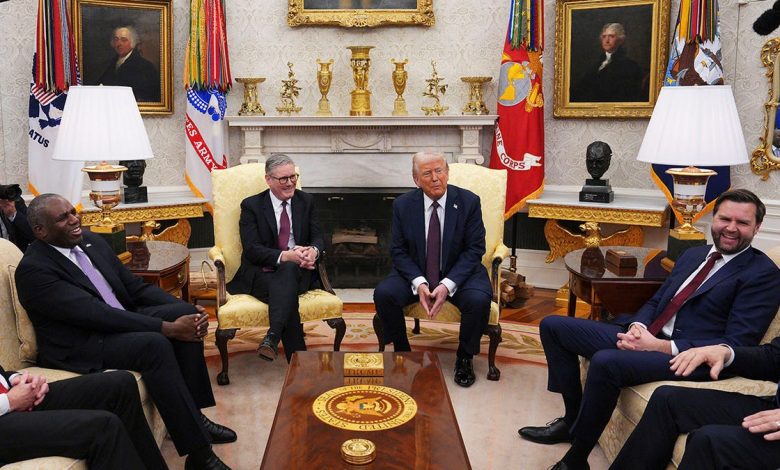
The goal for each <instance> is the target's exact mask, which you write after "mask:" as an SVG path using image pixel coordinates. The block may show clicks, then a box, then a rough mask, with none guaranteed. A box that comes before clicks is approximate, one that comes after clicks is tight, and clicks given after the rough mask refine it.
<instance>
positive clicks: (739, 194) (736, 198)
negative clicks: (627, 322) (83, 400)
mask: <svg viewBox="0 0 780 470" xmlns="http://www.w3.org/2000/svg"><path fill="white" fill-rule="evenodd" d="M723 201H731V202H740V203H747V204H753V205H754V206H756V223H757V224H760V223H761V222H762V221H763V220H764V215H766V206H764V203H763V202H761V199H759V198H758V196H756V195H755V194H753V192H752V191H748V190H747V189H730V190H728V191H726V192H725V193H723V194H721V195H720V196H718V199H716V200H715V207H714V208H713V210H712V213H713V214H717V213H718V207H720V204H721V203H722V202H723ZM27 217H28V218H29V217H30V216H29V215H28V216H27Z"/></svg>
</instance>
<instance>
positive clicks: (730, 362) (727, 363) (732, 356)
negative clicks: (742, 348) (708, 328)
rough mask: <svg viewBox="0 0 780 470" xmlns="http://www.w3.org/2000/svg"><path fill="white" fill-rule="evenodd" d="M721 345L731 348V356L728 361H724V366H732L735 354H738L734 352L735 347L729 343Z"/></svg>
mask: <svg viewBox="0 0 780 470" xmlns="http://www.w3.org/2000/svg"><path fill="white" fill-rule="evenodd" d="M720 346H723V347H724V348H729V358H728V360H727V361H726V362H724V363H723V367H724V368H725V367H728V366H730V365H731V364H732V363H733V362H734V356H735V355H736V354H734V349H733V348H732V347H731V346H729V345H728V344H721V345H720Z"/></svg>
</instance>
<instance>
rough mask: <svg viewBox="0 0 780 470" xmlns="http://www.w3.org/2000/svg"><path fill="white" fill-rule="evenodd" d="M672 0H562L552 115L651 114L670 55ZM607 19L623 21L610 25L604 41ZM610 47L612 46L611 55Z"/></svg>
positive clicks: (558, 5)
mask: <svg viewBox="0 0 780 470" xmlns="http://www.w3.org/2000/svg"><path fill="white" fill-rule="evenodd" d="M669 4H670V2H668V1H667V0H558V2H557V3H556V8H555V86H554V100H553V103H554V105H553V116H555V117H557V118H647V117H650V115H651V114H652V112H653V106H655V102H656V99H658V93H659V92H660V89H661V86H662V85H663V79H664V74H665V71H666V65H667V62H668V60H669V57H668V55H667V50H668V48H669V8H670V7H669ZM608 24H618V26H612V27H609V29H608V30H607V31H606V35H611V36H612V39H611V41H612V43H605V45H604V46H602V39H601V37H602V29H603V28H605V27H606V25H608ZM621 29H622V31H621ZM621 34H622V36H623V39H622V40H620V39H619V38H620V35H621ZM615 37H618V39H617V43H615V41H616V40H615V39H614V38H615ZM590 38H592V40H589V39H590ZM606 40H607V41H609V40H610V39H606ZM605 47H611V48H612V49H611V53H610V57H609V59H607V54H606V53H605V51H606V50H607V49H605Z"/></svg>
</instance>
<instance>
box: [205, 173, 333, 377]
mask: <svg viewBox="0 0 780 470" xmlns="http://www.w3.org/2000/svg"><path fill="white" fill-rule="evenodd" d="M264 175H265V170H264V169H263V166H262V165H260V164H259V163H248V164H245V165H238V166H235V167H233V168H228V169H226V170H215V171H213V172H212V173H211V192H212V204H213V205H214V247H213V248H211V249H210V250H209V258H211V260H212V261H213V262H214V265H215V266H216V267H217V331H216V344H217V349H218V350H219V355H220V357H221V358H222V371H221V372H220V373H219V375H217V383H218V384H219V385H227V384H229V383H230V378H229V377H228V352H227V344H228V341H229V340H231V339H233V338H235V336H236V330H238V329H240V328H250V327H251V328H254V327H267V326H269V319H268V305H267V304H265V303H263V302H260V301H259V300H257V299H256V298H254V297H252V296H251V295H248V294H238V295H231V294H229V293H228V292H227V290H226V289H225V285H226V284H227V283H228V282H230V280H231V279H233V276H235V274H236V271H237V270H238V267H239V265H240V264H241V253H242V246H241V236H240V235H239V232H238V221H239V217H240V215H241V201H243V200H244V199H246V198H247V197H249V196H252V195H255V194H258V193H260V192H261V191H264V190H266V189H268V185H267V184H266V182H265V178H264ZM300 184H301V180H300V179H299V180H298V185H299V186H300ZM324 259H325V253H322V255H321V256H320V262H319V264H318V271H319V276H320V281H321V283H322V289H314V290H310V291H308V292H306V293H304V294H302V295H301V296H300V297H299V298H298V303H299V313H300V316H301V323H305V322H308V321H313V320H323V321H325V322H327V323H328V325H329V326H330V327H331V328H333V329H334V330H336V339H335V341H334V342H333V349H334V350H336V351H338V350H339V348H340V347H341V340H342V339H343V338H344V333H345V332H346V329H347V326H346V324H345V323H344V319H343V318H342V317H341V312H342V309H343V306H344V304H343V302H342V301H341V299H339V298H338V297H337V296H336V295H335V293H334V292H333V289H332V288H331V286H330V281H329V280H328V276H327V273H326V272H325V267H324Z"/></svg>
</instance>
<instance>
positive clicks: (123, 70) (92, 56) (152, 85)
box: [71, 0, 173, 114]
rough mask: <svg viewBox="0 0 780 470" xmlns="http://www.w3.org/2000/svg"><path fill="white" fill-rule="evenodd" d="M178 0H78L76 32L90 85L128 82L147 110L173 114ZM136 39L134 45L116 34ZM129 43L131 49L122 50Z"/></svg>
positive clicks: (84, 78) (84, 74) (140, 105)
mask: <svg viewBox="0 0 780 470" xmlns="http://www.w3.org/2000/svg"><path fill="white" fill-rule="evenodd" d="M171 3H172V0H73V3H72V10H71V16H72V18H73V21H72V22H73V37H74V40H75V42H76V54H77V57H78V60H79V68H80V71H81V79H82V80H81V82H82V83H83V84H84V85H99V84H104V85H124V86H130V87H132V88H133V93H134V94H135V96H136V101H137V102H138V108H139V109H140V110H141V113H142V114H172V113H173V88H172V87H173V83H172V82H173V73H172V59H171V51H172V45H173V39H172V31H173V15H172V12H171ZM119 27H126V28H125V30H124V31H122V32H117V36H119V37H121V38H128V37H131V38H133V37H134V39H135V44H134V45H133V46H134V47H132V52H131V53H130V54H129V55H127V56H125V57H126V59H125V60H124V62H123V63H122V64H120V65H121V66H116V63H117V61H118V58H119V55H120V54H121V53H124V52H123V51H126V50H127V49H129V48H130V47H129V46H128V45H127V44H128V42H127V41H126V40H125V41H124V45H123V40H121V39H114V36H115V32H116V28H119ZM122 48H125V49H122Z"/></svg>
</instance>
